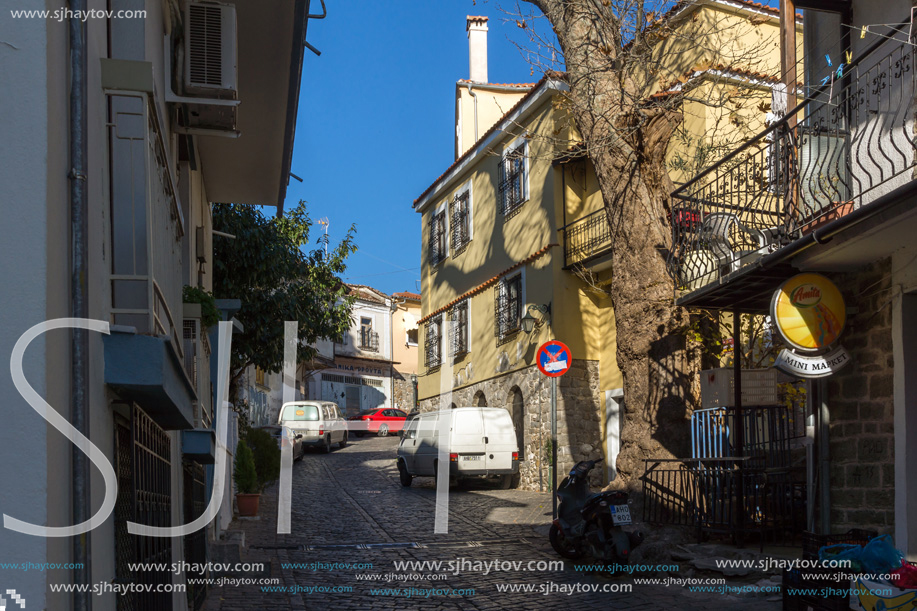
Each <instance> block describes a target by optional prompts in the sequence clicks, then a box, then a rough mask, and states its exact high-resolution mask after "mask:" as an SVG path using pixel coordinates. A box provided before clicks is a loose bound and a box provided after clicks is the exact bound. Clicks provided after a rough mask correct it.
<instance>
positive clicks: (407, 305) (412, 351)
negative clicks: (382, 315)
mask: <svg viewBox="0 0 917 611" xmlns="http://www.w3.org/2000/svg"><path fill="white" fill-rule="evenodd" d="M392 299H393V300H394V301H396V302H398V303H397V309H396V310H395V311H394V312H392V360H393V361H395V362H396V363H399V364H398V365H396V366H395V367H396V369H398V371H400V372H401V373H417V372H418V371H419V370H418V362H419V360H418V353H419V352H420V351H419V350H418V346H413V345H408V343H407V340H406V337H407V331H408V329H416V328H417V321H418V320H420V316H421V315H420V302H417V301H410V300H403V301H404V303H401V301H402V300H401V299H399V298H398V297H392ZM417 339H418V345H419V342H420V339H421V338H420V334H418V338H417Z"/></svg>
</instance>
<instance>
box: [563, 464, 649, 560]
mask: <svg viewBox="0 0 917 611" xmlns="http://www.w3.org/2000/svg"><path fill="white" fill-rule="evenodd" d="M600 462H602V459H601V458H599V459H597V460H583V461H580V462H578V463H577V464H576V466H575V467H573V469H572V470H571V471H570V475H568V476H567V477H565V478H564V480H563V481H562V482H561V483H560V486H559V487H558V489H557V497H558V499H559V501H560V503H559V504H558V507H557V519H556V520H554V523H553V524H552V525H551V532H550V534H549V536H550V539H551V547H553V548H554V551H556V552H557V553H558V554H560V555H561V556H563V557H564V558H570V559H571V560H578V559H580V558H582V557H583V556H586V555H588V556H591V557H592V558H593V559H595V560H597V561H599V562H603V563H605V564H613V563H616V564H628V563H629V562H630V552H631V550H633V549H634V548H635V547H637V545H639V544H640V542H641V541H643V533H640V532H635V533H627V532H624V531H623V530H622V529H621V527H622V526H625V525H627V524H630V523H631V519H630V505H629V504H628V498H627V493H626V492H623V491H620V490H618V491H608V492H597V493H595V494H590V493H589V484H588V481H587V479H588V476H589V472H590V471H592V469H593V468H594V467H595V466H596V465H597V464H599V463H600Z"/></svg>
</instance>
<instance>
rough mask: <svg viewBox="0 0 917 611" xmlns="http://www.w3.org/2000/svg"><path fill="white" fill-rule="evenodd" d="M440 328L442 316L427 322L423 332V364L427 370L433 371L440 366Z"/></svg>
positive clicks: (441, 326)
mask: <svg viewBox="0 0 917 611" xmlns="http://www.w3.org/2000/svg"><path fill="white" fill-rule="evenodd" d="M442 328H443V317H442V316H437V317H436V318H433V319H431V320H430V321H428V322H427V328H426V330H425V332H424V363H425V365H426V367H427V369H435V368H436V367H439V366H440V365H441V364H442V349H441V342H442V339H441V331H442Z"/></svg>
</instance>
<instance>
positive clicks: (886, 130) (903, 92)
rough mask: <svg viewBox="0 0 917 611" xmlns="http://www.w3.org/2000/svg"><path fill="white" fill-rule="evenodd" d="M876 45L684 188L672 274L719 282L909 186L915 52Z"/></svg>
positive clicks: (892, 43) (685, 282) (675, 216)
mask: <svg viewBox="0 0 917 611" xmlns="http://www.w3.org/2000/svg"><path fill="white" fill-rule="evenodd" d="M904 37H905V35H904V34H902V33H900V32H899V34H898V39H897V40H886V41H884V42H882V43H877V44H876V45H873V46H872V47H870V48H869V49H868V50H867V51H866V52H865V53H863V54H862V55H861V56H860V57H858V58H856V59H855V60H854V61H853V62H851V63H850V64H849V65H847V66H841V67H840V68H837V69H834V70H836V72H835V73H832V74H831V75H829V77H828V78H827V79H825V82H824V84H822V85H821V86H820V87H818V88H816V89H814V90H813V92H812V93H811V95H810V96H809V97H808V98H806V99H805V100H804V101H803V103H801V104H800V105H799V106H797V108H795V109H790V111H789V113H788V114H787V115H786V116H784V117H783V118H782V119H781V120H779V121H777V122H776V123H775V124H773V125H771V126H770V127H769V128H768V129H767V130H765V131H764V132H762V133H760V134H758V135H757V136H755V137H754V138H752V139H750V140H749V141H748V142H746V143H745V144H743V145H742V146H741V147H739V148H738V149H736V150H735V151H733V152H732V153H730V154H729V155H727V156H726V157H724V158H723V159H722V160H721V161H719V162H718V163H716V164H715V165H713V166H711V167H710V168H708V169H707V170H705V171H704V172H702V173H701V174H699V175H698V176H696V177H695V178H694V179H692V180H691V181H690V182H688V183H686V184H685V185H683V186H682V187H680V188H679V189H677V190H676V191H675V192H674V193H673V194H672V195H673V198H674V201H673V204H672V206H673V208H672V213H671V217H670V221H671V225H672V232H673V235H672V237H673V244H672V250H671V251H670V255H669V270H670V273H671V274H672V275H673V277H674V278H675V279H676V281H677V285H678V286H679V287H680V288H682V289H684V290H695V289H698V288H700V287H702V286H704V285H706V284H709V283H711V282H715V281H717V280H719V279H720V278H722V277H723V276H726V275H728V274H729V273H731V272H734V271H737V270H738V269H739V268H741V267H742V266H744V265H748V264H750V263H753V262H754V261H756V260H758V259H760V258H761V257H763V256H764V255H766V254H768V253H770V252H774V251H777V250H779V249H780V248H782V247H784V246H786V245H787V244H789V243H790V242H792V241H793V240H795V239H798V238H800V237H802V236H803V235H805V234H807V233H810V232H812V231H814V230H815V229H816V228H818V227H819V226H821V225H823V224H825V223H827V222H829V221H832V220H835V219H837V218H840V217H842V216H844V215H845V214H848V213H849V212H851V211H853V210H855V209H857V208H860V207H862V206H865V205H868V204H869V203H870V202H872V201H874V200H875V199H876V198H877V197H879V196H880V195H883V194H885V193H887V192H889V191H891V190H893V189H894V188H896V187H898V186H900V185H902V184H904V183H906V182H907V181H909V180H910V179H911V178H910V172H909V170H910V169H912V168H913V167H914V165H915V156H914V138H913V135H912V134H913V116H912V115H913V106H914V105H913V101H914V93H915V91H914V78H913V75H914V52H913V46H912V45H911V43H910V42H909V41H906V40H903V38H904Z"/></svg>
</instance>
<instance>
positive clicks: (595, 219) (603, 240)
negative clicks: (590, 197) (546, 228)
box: [560, 208, 611, 266]
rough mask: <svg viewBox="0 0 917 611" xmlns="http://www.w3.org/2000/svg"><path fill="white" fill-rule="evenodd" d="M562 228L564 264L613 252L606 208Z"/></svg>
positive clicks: (567, 264) (583, 260)
mask: <svg viewBox="0 0 917 611" xmlns="http://www.w3.org/2000/svg"><path fill="white" fill-rule="evenodd" d="M560 230H561V231H562V232H563V234H564V266H570V265H573V264H575V263H583V262H585V261H587V260H589V259H592V258H594V257H597V256H599V255H603V254H606V253H608V252H611V225H610V224H609V223H608V215H607V213H606V212H605V209H604V208H602V209H601V210H597V211H595V212H593V213H591V214H589V215H587V216H584V217H583V218H581V219H578V220H575V221H573V222H572V223H567V224H566V225H564V226H563V227H561V228H560Z"/></svg>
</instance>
